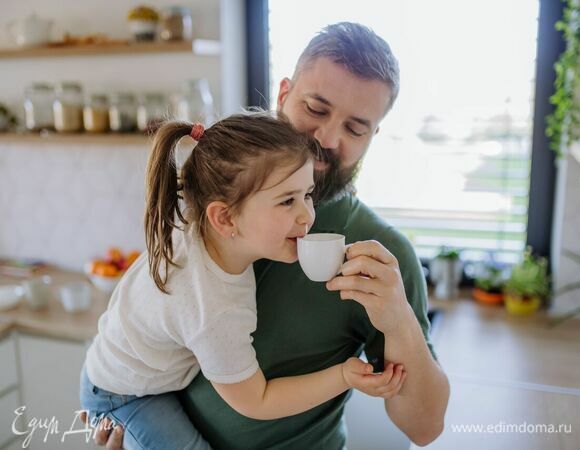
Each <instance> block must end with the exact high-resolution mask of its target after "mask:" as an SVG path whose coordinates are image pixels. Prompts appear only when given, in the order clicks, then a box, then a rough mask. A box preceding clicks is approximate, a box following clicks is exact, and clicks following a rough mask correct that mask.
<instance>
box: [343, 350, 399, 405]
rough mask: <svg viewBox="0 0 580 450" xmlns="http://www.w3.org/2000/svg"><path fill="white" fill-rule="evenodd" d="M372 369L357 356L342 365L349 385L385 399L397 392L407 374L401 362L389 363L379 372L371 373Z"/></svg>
mask: <svg viewBox="0 0 580 450" xmlns="http://www.w3.org/2000/svg"><path fill="white" fill-rule="evenodd" d="M372 371H373V368H372V366H371V365H370V364H366V363H364V362H362V361H361V360H360V359H358V358H349V359H347V360H346V361H345V362H344V363H343V365H342V375H343V377H344V380H345V381H346V384H347V385H348V386H349V387H351V388H355V389H358V390H359V391H361V392H364V393H365V394H367V395H371V396H373V397H381V398H384V399H385V400H388V399H390V398H392V397H394V396H395V395H397V394H398V393H399V391H400V390H401V387H403V382H404V381H405V377H406V376H407V373H406V372H405V370H404V369H403V366H402V365H401V364H397V365H394V364H392V363H389V364H387V367H386V368H385V370H384V372H383V373H381V374H373V373H372Z"/></svg>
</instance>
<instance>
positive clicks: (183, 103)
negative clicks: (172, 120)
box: [177, 78, 215, 127]
mask: <svg viewBox="0 0 580 450" xmlns="http://www.w3.org/2000/svg"><path fill="white" fill-rule="evenodd" d="M177 117H178V118H179V119H180V120H186V121H189V122H193V123H195V122H200V123H203V124H204V125H205V126H206V127H208V126H210V125H211V124H212V123H213V122H214V121H215V114H214V104H213V97H212V95H211V91H210V89H209V83H208V81H207V79H205V78H201V79H193V80H189V81H186V82H185V83H183V86H182V88H181V95H180V96H179V98H178V100H177Z"/></svg>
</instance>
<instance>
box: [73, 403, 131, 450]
mask: <svg viewBox="0 0 580 450" xmlns="http://www.w3.org/2000/svg"><path fill="white" fill-rule="evenodd" d="M80 418H81V420H82V421H83V422H84V423H87V422H88V420H89V418H88V415H87V413H86V411H83V412H81V415H80ZM112 425H113V422H112V421H111V419H109V418H108V417H105V418H104V419H103V420H101V421H100V422H99V426H98V427H97V430H96V431H95V444H97V445H98V446H100V447H102V446H103V445H106V449H107V450H123V427H122V426H121V425H117V426H116V427H114V428H113V426H112Z"/></svg>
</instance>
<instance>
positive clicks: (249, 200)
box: [81, 113, 400, 449]
mask: <svg viewBox="0 0 580 450" xmlns="http://www.w3.org/2000/svg"><path fill="white" fill-rule="evenodd" d="M187 142H189V145H187ZM184 144H185V145H184ZM316 148H317V144H316V142H315V141H313V140H311V139H309V138H307V137H305V136H304V135H302V134H299V133H298V132H296V131H295V130H294V129H293V128H292V126H291V125H290V124H289V123H287V122H285V121H284V120H281V119H277V118H275V117H273V116H272V115H270V114H267V113H253V114H246V115H235V116H232V117H229V118H227V119H224V120H222V121H220V122H218V123H216V124H215V125H213V126H212V127H210V128H209V129H207V130H205V131H204V130H203V127H202V126H201V125H194V126H193V127H192V125H191V124H187V123H183V122H169V123H166V124H165V125H163V126H162V127H161V128H160V129H159V130H158V132H157V134H156V136H155V140H154V144H153V150H152V153H151V155H150V157H149V162H148V168H147V207H146V214H145V231H146V243H147V252H144V253H143V254H142V255H141V256H140V257H139V258H138V259H137V261H135V263H133V265H132V266H131V268H130V269H129V270H128V271H127V273H126V274H125V276H124V277H123V278H122V279H121V281H120V283H119V285H118V286H117V288H116V289H115V291H114V293H113V295H112V297H111V300H110V302H109V306H108V309H107V311H106V312H105V313H104V314H103V316H102V317H101V318H100V320H99V332H98V335H97V336H96V338H95V340H94V341H93V343H92V345H91V347H90V348H89V350H88V352H87V358H86V362H85V367H83V371H82V375H81V404H82V407H83V409H85V410H87V411H89V417H90V419H91V421H92V422H93V423H94V422H95V420H96V419H98V418H102V417H104V416H107V417H109V418H111V419H112V420H113V421H114V422H117V423H121V424H122V425H123V426H124V428H125V434H124V443H123V446H124V448H126V449H133V448H139V449H141V448H146V449H166V448H175V449H178V448H179V449H181V448H187V449H193V448H195V449H207V448H210V447H209V445H208V444H207V442H205V441H204V440H203V438H202V437H201V436H200V435H199V433H198V432H197V431H196V430H195V428H194V427H193V425H192V424H191V422H189V420H188V418H187V416H186V414H185V412H184V411H183V410H182V408H181V405H180V403H179V400H178V398H177V396H176V395H175V394H174V393H173V392H174V391H178V390H181V389H183V388H185V387H186V386H187V385H188V384H189V383H190V382H191V381H192V379H193V378H194V377H195V376H196V375H197V374H198V372H199V371H200V370H201V371H202V372H203V374H204V376H205V377H206V378H207V379H208V380H210V381H211V382H212V384H213V386H214V388H215V389H216V391H217V392H218V393H219V395H220V396H221V397H222V398H223V399H224V400H225V401H226V402H227V403H228V404H229V405H230V406H231V407H232V408H234V409H235V410H236V411H238V412H239V413H240V414H243V415H245V416H248V417H251V418H255V419H276V418H280V417H284V416H289V415H294V414H298V413H300V412H303V411H305V410H308V409H310V408H313V407H315V406H317V405H319V404H321V403H323V402H325V401H327V400H329V399H331V398H333V397H335V396H337V395H339V394H340V393H342V392H343V391H345V390H347V389H348V388H350V387H357V386H363V385H364V378H365V375H368V374H369V373H370V372H371V371H372V367H371V366H370V365H369V364H365V363H363V362H362V361H361V360H359V359H358V358H350V359H349V360H347V361H346V362H345V363H343V364H339V365H336V366H333V367H330V368H328V369H325V370H322V371H320V372H316V373H312V374H308V375H303V376H297V377H287V378H278V379H274V380H269V381H267V380H266V379H265V378H264V375H263V373H262V371H261V370H260V368H259V366H258V362H257V360H256V354H255V351H254V349H253V347H252V336H251V334H252V332H254V331H255V329H256V321H257V319H256V304H255V289H256V286H255V280H254V273H253V269H252V263H253V262H254V261H256V260H258V259H261V258H268V259H271V260H276V261H282V262H287V263H293V262H295V261H296V260H297V252H296V239H297V238H298V237H301V236H304V235H305V234H306V233H307V232H308V230H309V228H310V226H311V225H312V223H313V221H314V209H313V206H312V198H311V195H312V190H313V189H314V182H313V151H315V150H316ZM182 162H183V164H182ZM399 381H400V380H398V379H396V377H393V379H392V380H391V383H392V384H393V385H396V384H397V383H398V382H399Z"/></svg>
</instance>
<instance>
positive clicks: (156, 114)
mask: <svg viewBox="0 0 580 450" xmlns="http://www.w3.org/2000/svg"><path fill="white" fill-rule="evenodd" d="M166 116H167V102H166V99H165V95H163V94H162V93H160V92H149V93H147V94H144V95H143V96H142V97H141V99H140V101H139V106H138V108H137V127H138V128H139V130H140V131H145V132H154V131H155V130H157V128H158V127H159V125H160V124H161V122H163V121H164V120H165V118H166Z"/></svg>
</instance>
